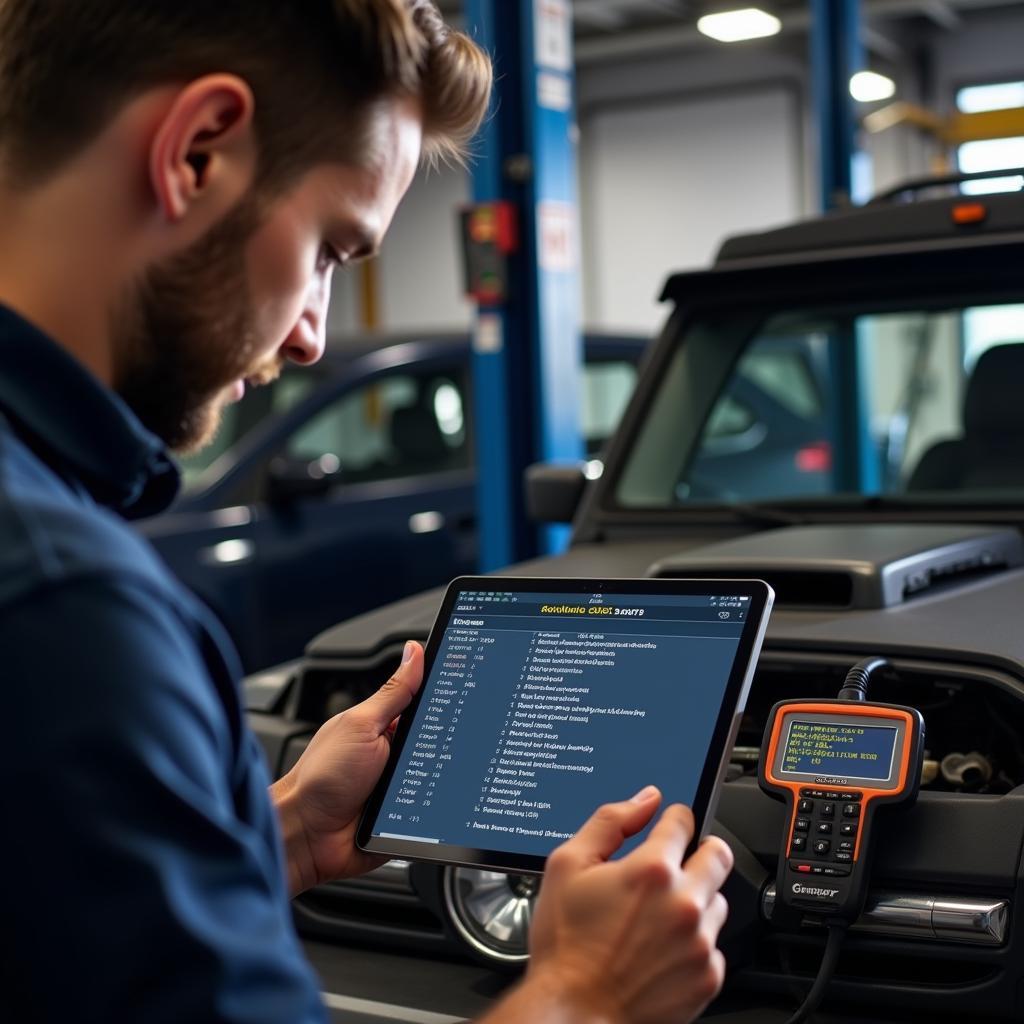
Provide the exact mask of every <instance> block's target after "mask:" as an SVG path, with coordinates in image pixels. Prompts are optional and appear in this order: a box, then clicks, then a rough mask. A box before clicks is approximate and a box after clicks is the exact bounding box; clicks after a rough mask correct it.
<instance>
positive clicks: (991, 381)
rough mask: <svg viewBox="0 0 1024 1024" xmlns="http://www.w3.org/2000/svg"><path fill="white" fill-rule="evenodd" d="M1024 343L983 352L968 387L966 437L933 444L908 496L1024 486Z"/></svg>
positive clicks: (911, 482) (910, 482)
mask: <svg viewBox="0 0 1024 1024" xmlns="http://www.w3.org/2000/svg"><path fill="white" fill-rule="evenodd" d="M1022 391H1024V342H1020V343H1018V342H1014V343H1010V344H1005V345H996V346H994V347H992V348H990V349H987V350H986V351H985V352H983V353H982V354H981V356H980V358H979V359H978V362H977V365H976V366H975V368H974V373H973V374H971V379H970V381H969V382H968V384H967V396H966V398H965V400H964V428H963V429H964V432H963V436H962V437H959V438H955V439H952V440H948V441H939V442H938V443H937V444H934V445H932V447H931V448H929V449H928V450H927V451H926V452H925V453H924V455H922V456H921V459H920V461H919V462H918V464H917V466H916V467H915V468H914V472H913V473H912V474H911V475H910V478H909V479H908V481H907V490H908V491H950V490H984V489H986V488H1003V487H1024V400H1022Z"/></svg>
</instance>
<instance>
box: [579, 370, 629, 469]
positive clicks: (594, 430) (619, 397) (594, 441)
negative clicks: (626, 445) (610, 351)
mask: <svg viewBox="0 0 1024 1024" xmlns="http://www.w3.org/2000/svg"><path fill="white" fill-rule="evenodd" d="M635 386H636V366H635V365H634V364H633V363H631V362H627V361H626V360H624V359H606V360H602V361H600V362H594V363H587V364H586V365H585V366H584V368H583V399H582V402H583V410H582V413H583V440H584V443H585V444H586V449H587V454H588V455H595V454H597V453H598V452H600V450H601V449H602V448H603V447H604V446H605V444H606V443H607V441H608V438H610V437H611V436H612V434H614V433H615V428H616V427H617V426H618V425H619V420H620V419H621V418H622V413H623V412H624V410H625V408H626V405H627V404H628V402H629V399H630V396H631V395H632V394H633V388H634V387H635Z"/></svg>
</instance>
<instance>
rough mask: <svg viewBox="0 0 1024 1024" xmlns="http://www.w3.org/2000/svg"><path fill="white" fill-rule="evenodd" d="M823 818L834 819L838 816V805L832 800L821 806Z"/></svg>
mask: <svg viewBox="0 0 1024 1024" xmlns="http://www.w3.org/2000/svg"><path fill="white" fill-rule="evenodd" d="M821 816H822V817H823V818H834V817H835V816H836V805H835V803H833V802H832V801H831V800H830V801H829V802H828V803H824V804H822V805H821Z"/></svg>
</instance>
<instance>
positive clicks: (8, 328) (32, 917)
mask: <svg viewBox="0 0 1024 1024" xmlns="http://www.w3.org/2000/svg"><path fill="white" fill-rule="evenodd" d="M177 486H178V474H177V470H176V469H175V467H174V466H173V464H172V463H171V461H170V459H169V458H168V457H167V455H166V453H165V452H164V449H163V446H162V445H161V444H160V442H159V441H158V440H157V439H156V438H155V437H153V436H152V435H151V434H149V433H148V432H147V431H146V430H145V429H144V428H143V427H142V426H141V424H140V423H139V421H138V419H137V418H136V417H135V416H134V415H133V414H132V413H131V411H130V410H129V409H128V408H127V407H126V406H125V405H124V403H123V402H121V401H120V400H119V399H118V398H117V397H116V396H115V395H114V394H112V393H111V392H110V391H108V390H107V389H106V388H104V387H103V386H102V385H101V384H100V383H99V382H98V381H97V380H96V378H95V377H93V376H92V375H91V374H90V373H89V372H88V371H87V370H86V369H85V368H84V367H83V366H81V365H80V364H79V363H78V362H77V361H75V360H74V359H73V358H72V357H71V356H70V355H68V354H67V353H66V352H65V351H64V350H63V349H61V348H60V347H59V346H58V345H57V344H55V343H54V342H53V341H52V340H51V339H49V338H48V337H46V336H45V335H44V334H42V333H40V332H39V331H38V330H36V329H35V328H34V327H32V326H31V325H29V324H28V323H26V322H25V321H24V320H23V319H21V318H20V317H18V316H16V315H15V314H14V313H12V312H10V311H9V310H6V309H3V308H2V307H0V723H2V728H0V738H2V747H0V750H2V757H3V774H2V779H0V801H2V808H3V819H2V820H3V826H2V830H0V879H2V880H3V881H2V896H0V935H2V944H0V1019H2V1020H11V1021H14V1020H17V1021H19V1022H27V1021H33V1020H46V1021H75V1022H85V1021H97V1022H99V1021H102V1022H103V1024H114V1022H117V1021H132V1022H138V1024H150V1022H156V1021H167V1022H175V1024H184V1022H193V1021H196V1022H199V1021H204V1022H205V1021H210V1022H215V1021H216V1022H219V1021H232V1022H235V1021H237V1022H242V1021H244V1022H245V1024H259V1022H275V1024H276V1022H288V1024H298V1022H304V1021H324V1020H326V1014H325V1011H324V1009H323V1007H322V1004H321V1001H320V997H319V993H318V986H317V983H316V978H315V976H314V975H313V973H312V971H311V970H310V968H309V966H308V964H307V963H306V960H305V958H304V956H303V954H302V950H301V946H300V945H299V942H298V939H297V938H296V935H295V931H294V927H293V925H292V921H291V915H290V911H289V906H288V894H287V886H286V882H285V867H284V858H283V852H282V848H281V843H280V839H279V836H278V832H277V823H276V818H275V812H274V809H273V807H272V806H271V804H270V800H269V798H268V795H267V784H268V779H267V775H266V771H265V769H264V766H263V763H262V760H261V757H260V754H259V751H258V747H257V743H256V741H255V739H254V737H253V736H252V734H251V733H250V732H249V731H248V730H247V728H246V726H245V720H244V716H243V711H242V708H241V704H240V700H239V693H238V685H237V683H238V679H239V676H240V667H239V664H238V660H237V657H236V655H235V653H234V651H233V650H232V648H231V644H230V641H229V640H228V639H227V637H226V635H225V633H224V631H223V630H222V629H221V627H220V625H219V623H218V622H217V620H216V619H215V618H214V617H213V616H212V615H211V614H210V613H209V612H208V611H207V610H206V609H205V608H204V607H203V606H202V605H201V604H200V603H199V602H198V601H197V600H196V599H195V598H193V597H192V596H191V594H190V593H189V592H188V591H186V590H185V588H184V587H182V586H181V585H180V584H179V583H178V582H177V581H176V580H175V579H174V578H173V577H172V576H171V575H170V573H169V572H168V570H167V569H166V568H165V567H164V565H163V563H162V562H161V561H160V560H159V558H158V557H157V556H156V555H155V554H154V552H153V551H152V549H151V548H150V547H149V546H148V545H147V544H146V543H145V541H143V540H142V539H141V538H140V537H139V536H138V535H137V534H136V533H135V532H134V531H133V530H132V529H131V527H130V526H128V525H127V524H126V523H125V521H124V519H125V517H133V516H138V515H142V514H147V513H151V512H155V511H159V510H160V509H162V508H163V507H165V506H166V505H167V504H168V502H170V501H171V499H172V498H173V496H174V494H175V492H176V490H177Z"/></svg>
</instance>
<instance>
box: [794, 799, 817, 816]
mask: <svg viewBox="0 0 1024 1024" xmlns="http://www.w3.org/2000/svg"><path fill="white" fill-rule="evenodd" d="M797 810H798V811H799V812H800V813H801V814H810V813H811V812H812V811H813V810H814V801H813V800H801V801H800V803H799V804H798V805H797Z"/></svg>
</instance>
